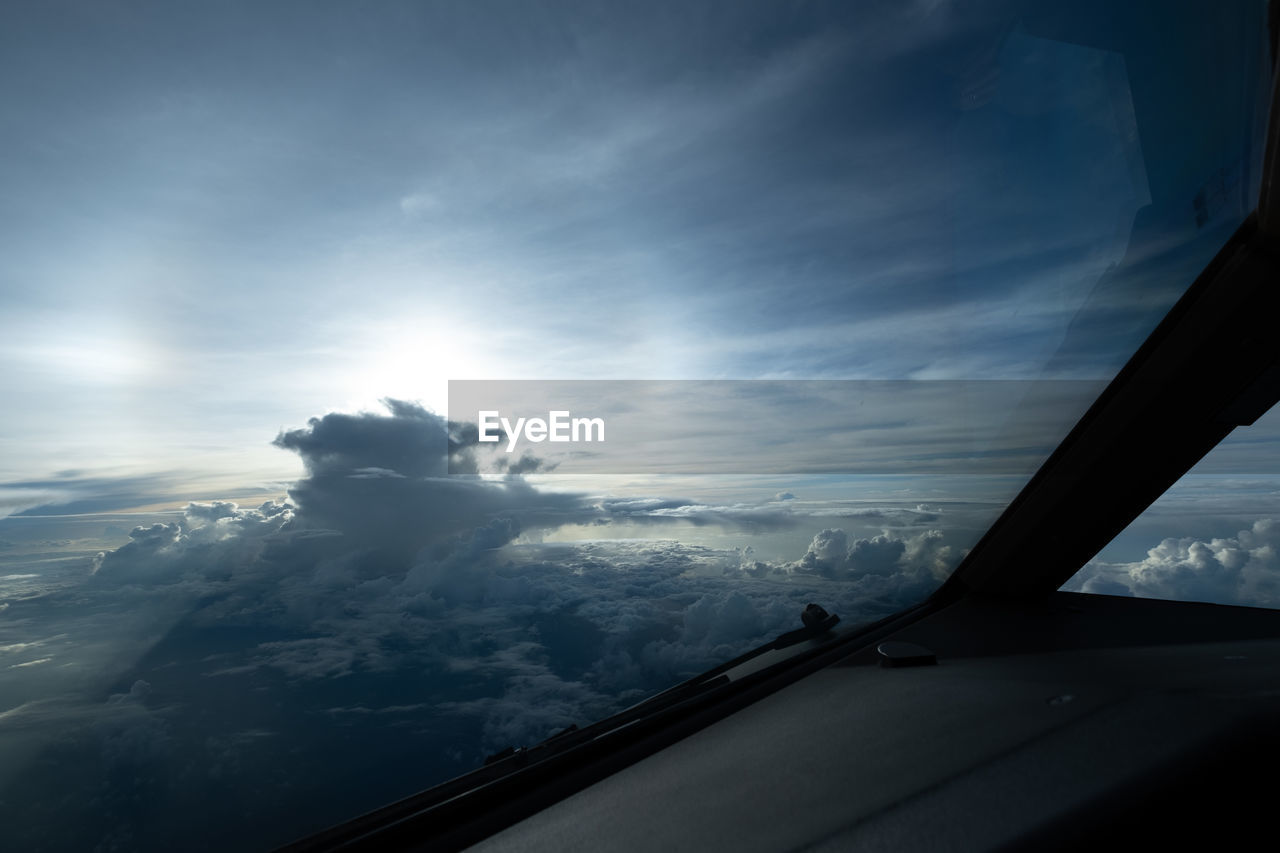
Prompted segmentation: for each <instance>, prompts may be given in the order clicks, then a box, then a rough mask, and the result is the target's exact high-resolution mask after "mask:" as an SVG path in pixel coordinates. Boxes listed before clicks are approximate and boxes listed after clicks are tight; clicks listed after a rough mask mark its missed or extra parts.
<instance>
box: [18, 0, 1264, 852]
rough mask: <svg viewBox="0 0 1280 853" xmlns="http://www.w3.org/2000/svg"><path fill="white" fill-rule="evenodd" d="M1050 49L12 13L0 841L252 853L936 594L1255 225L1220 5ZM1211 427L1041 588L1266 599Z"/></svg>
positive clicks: (1033, 17) (1235, 448) (865, 33)
mask: <svg viewBox="0 0 1280 853" xmlns="http://www.w3.org/2000/svg"><path fill="white" fill-rule="evenodd" d="M1077 7H1078V8H1077ZM1077 7H1073V9H1074V10H1075V11H1073V12H1072V13H1071V14H1072V15H1078V16H1079V17H1077V18H1072V17H1071V16H1070V15H1066V14H1059V12H1058V11H1057V10H1052V9H1046V8H1043V6H1042V4H1019V3H1015V2H998V3H978V4H969V3H962V2H959V0H956V2H950V0H913V1H912V2H897V0H894V1H893V2H889V0H885V2H873V3H862V4H846V3H837V2H831V3H822V2H811V3H750V2H732V3H730V2H725V3H689V2H679V3H674V2H672V3H667V2H655V3H646V4H621V3H574V2H547V3H539V4H531V3H527V2H498V1H497V0H482V1H481V2H469V3H450V2H386V3H379V4H374V5H372V6H359V5H356V4H350V3H337V2H334V3H318V4H317V3H289V2H275V3H215V4H207V3H206V4H195V3H187V2H163V3H161V2H155V3H147V2H95V3H87V2H39V3H36V2H29V3H28V2H17V3H7V4H5V5H4V9H3V10H2V11H0V104H3V109H0V140H2V141H0V153H2V154H3V156H0V187H3V192H0V696H4V697H5V698H4V700H3V702H2V703H0V827H3V829H0V841H3V840H4V838H5V834H6V833H7V834H9V835H10V836H11V837H10V838H9V842H10V845H11V846H14V847H15V849H16V848H17V847H22V848H24V849H40V848H43V849H51V850H59V849H103V850H106V849H148V850H149V849H157V850H159V849H173V848H174V846H175V844H176V843H177V841H176V839H178V838H179V837H182V838H185V839H187V840H188V841H190V839H191V838H192V837H197V838H200V839H203V843H206V844H207V845H208V846H209V847H210V848H218V847H227V846H236V847H248V848H259V847H266V846H270V845H271V844H278V843H284V842H287V841H289V840H291V839H292V838H293V837H295V836H297V835H299V834H301V833H304V832H308V831H313V830H316V829H319V828H320V827H319V826H318V825H316V820H317V819H319V818H318V817H317V816H318V815H323V816H324V817H326V818H336V817H345V816H352V815H354V814H357V813H359V812H360V811H361V810H363V809H367V808H371V807H373V806H376V805H378V804H380V803H382V802H385V801H387V800H390V799H394V798H396V797H400V796H404V795H407V794H409V793H412V792H413V791H416V790H419V789H421V788H422V787H425V786H427V785H429V784H433V783H435V782H438V781H441V780H443V779H447V778H449V777H451V776H453V775H456V774H458V773H461V772H464V771H466V770H468V769H470V768H472V767H474V766H476V765H477V764H478V763H479V762H480V761H482V760H483V758H484V757H485V756H486V755H487V754H489V753H491V752H494V751H497V750H500V749H502V748H504V747H506V746H512V745H520V744H528V743H533V742H536V741H538V740H540V739H542V738H544V737H546V736H548V735H550V734H552V733H553V732H554V731H557V730H559V729H562V728H564V727H565V726H567V725H570V724H574V723H577V724H581V723H583V722H589V721H590V720H592V719H596V718H598V717H600V716H603V715H605V714H608V713H611V712H613V711H616V710H618V709H619V708H620V707H623V706H625V705H627V704H629V703H631V702H634V701H636V700H637V699H638V698H641V697H643V696H645V695H648V694H649V693H652V692H653V691H656V690H660V689H662V688H664V687H666V686H669V685H670V684H672V683H674V682H675V681H677V680H679V679H681V678H686V677H689V676H690V675H692V674H694V673H696V672H699V671H701V670H704V669H706V668H708V667H711V666H713V665H715V664H716V663H719V662H720V661H723V660H725V659H726V658H728V657H731V656H733V655H735V654H738V653H740V652H742V651H743V650H744V649H747V648H750V647H752V646H754V645H757V644H759V643H761V642H764V641H766V640H767V639H769V638H771V637H773V636H775V635H776V634H778V633H780V632H782V631H785V630H790V629H792V628H794V627H796V626H797V625H798V614H799V612H800V610H801V609H802V607H803V605H804V604H805V603H807V602H809V601H813V600H817V601H822V602H823V603H824V606H826V607H827V608H828V609H829V610H832V611H833V612H838V613H840V615H841V616H842V618H844V619H846V620H847V621H849V622H853V623H856V622H858V621H862V620H867V619H874V618H878V617H880V616H884V615H887V614H889V613H892V612H895V611H896V610H898V609H901V608H902V607H905V606H907V605H909V604H911V603H913V602H915V601H918V600H919V599H920V598H921V597H923V596H924V595H927V594H928V592H929V591H930V590H932V589H933V588H934V587H936V585H937V584H939V583H940V582H941V581H942V580H943V579H944V578H945V577H946V575H947V574H948V573H949V572H950V571H951V570H953V569H954V567H955V566H956V564H957V563H958V562H959V561H960V560H961V559H963V556H964V553H965V551H966V549H967V548H969V547H970V546H971V545H972V544H973V543H974V542H976V541H977V539H978V537H980V536H981V534H982V532H983V531H984V530H985V529H986V527H987V526H988V525H989V524H990V523H991V522H992V521H993V520H994V519H995V518H996V517H997V515H998V514H999V512H1000V510H1001V509H1002V508H1003V506H1004V505H1005V504H1006V503H1007V502H1008V501H1009V500H1010V499H1011V498H1012V497H1013V496H1014V495H1015V494H1016V493H1017V491H1018V489H1019V488H1020V487H1021V486H1022V484H1023V483H1025V481H1026V480H1027V478H1028V477H1030V476H1031V474H1032V473H1033V472H1034V470H1035V468H1036V466H1037V465H1038V464H1039V462H1040V460H1042V459H1043V458H1044V457H1045V456H1046V455H1047V454H1048V453H1050V452H1051V451H1052V448H1053V447H1054V446H1055V444H1056V443H1057V441H1058V440H1059V439H1060V438H1061V437H1062V436H1063V435H1065V434H1066V432H1067V431H1068V430H1069V429H1070V427H1071V426H1072V425H1073V424H1074V423H1075V421H1076V419H1077V418H1078V417H1079V416H1080V415H1081V414H1082V413H1083V412H1084V411H1085V410H1086V408H1087V407H1088V405H1089V403H1090V402H1091V401H1092V400H1093V398H1094V397H1095V395H1096V394H1097V393H1098V391H1099V389H1101V388H1102V387H1103V386H1104V385H1105V383H1106V382H1107V381H1109V380H1110V378H1111V377H1112V376H1114V374H1115V372H1116V371H1117V370H1118V369H1119V368H1120V367H1121V366H1122V365H1123V364H1124V362H1125V360H1126V359H1127V358H1128V357H1129V355H1130V354H1131V353H1132V352H1133V350H1134V349H1135V348H1136V347H1137V346H1138V345H1139V344H1140V343H1141V341H1142V340H1143V339H1144V338H1145V336H1146V335H1147V334H1148V333H1149V332H1150V330H1151V329H1152V328H1153V327H1154V326H1155V324H1156V323H1157V322H1158V321H1159V319H1160V318H1161V317H1162V316H1163V315H1164V313H1165V312H1166V311H1167V310H1168V308H1169V306H1170V305H1171V304H1172V303H1173V302H1174V300H1176V299H1177V297H1178V296H1179V295H1180V294H1181V293H1182V292H1183V290H1184V289H1185V288H1186V287H1187V286H1188V285H1189V284H1190V282H1191V281H1192V280H1193V278H1194V277H1195V275H1196V274H1198V272H1199V271H1200V270H1201V269H1202V268H1203V266H1204V265H1205V263H1207V261H1208V260H1209V259H1210V258H1211V257H1212V256H1213V254H1214V253H1215V252H1216V250H1217V248H1218V247H1219V246H1220V245H1221V244H1222V242H1223V241H1224V240H1225V239H1226V238H1227V237H1228V236H1229V235H1230V234H1231V233H1232V231H1233V230H1234V229H1235V228H1236V227H1237V226H1238V225H1239V223H1240V222H1241V221H1242V219H1243V218H1244V216H1245V215H1246V214H1247V213H1248V212H1249V210H1251V209H1252V206H1253V204H1254V200H1255V198H1256V183H1257V172H1258V163H1259V158H1260V144H1259V142H1258V139H1259V138H1260V137H1259V131H1260V128H1261V127H1262V126H1263V120H1264V118H1265V112H1264V111H1263V109H1262V107H1261V106H1260V105H1261V103H1262V100H1263V99H1262V93H1263V91H1264V88H1263V87H1264V85H1265V71H1263V70H1262V68H1263V63H1264V57H1263V55H1262V48H1261V43H1262V42H1261V30H1260V29H1259V27H1258V20H1259V18H1258V15H1259V10H1260V9H1261V6H1260V4H1256V3H1240V4H1237V5H1232V6H1227V5H1224V6H1223V7H1221V8H1220V9H1218V10H1216V11H1214V12H1213V15H1212V17H1211V18H1209V19H1207V20H1191V19H1189V18H1188V19H1182V18H1177V17H1168V16H1164V17H1163V18H1162V20H1163V26H1162V28H1161V29H1160V32H1159V36H1160V38H1159V39H1157V40H1155V41H1154V42H1152V41H1151V39H1150V35H1151V33H1152V32H1153V30H1152V29H1151V27H1150V26H1149V20H1150V15H1151V14H1152V11H1151V10H1150V9H1146V10H1144V9H1143V8H1142V4H1134V5H1133V6H1132V7H1125V8H1124V9H1123V10H1119V11H1115V10H1111V11H1108V12H1107V13H1106V14H1102V15H1099V14H1097V11H1098V10H1096V9H1094V8H1093V4H1088V3H1086V4H1077ZM1188 55H1191V56H1196V57H1198V61H1197V62H1196V63H1188V62H1185V61H1184V60H1183V58H1184V57H1186V56H1188ZM1205 69H1210V71H1205ZM461 380H490V381H495V382H500V383H507V385H508V387H514V385H513V383H511V380H523V381H526V382H527V381H533V380H536V383H535V384H532V385H528V384H526V385H522V386H520V387H521V388H522V389H523V390H524V392H525V393H526V394H527V395H528V394H532V399H528V398H526V399H525V403H526V404H528V405H532V406H535V408H536V407H539V406H540V407H541V408H542V409H544V410H550V409H554V408H557V407H558V406H560V405H566V404H565V403H564V402H563V401H565V400H567V399H571V400H572V401H573V403H574V406H575V407H577V406H578V405H579V404H581V405H582V406H584V407H590V406H597V407H599V410H600V411H602V412H605V411H607V412H608V413H609V417H610V418H615V417H616V418H625V417H626V416H627V413H631V414H632V415H633V416H634V415H636V413H639V414H643V415H645V416H646V417H648V418H649V419H650V422H651V423H652V426H651V427H649V426H643V427H642V428H640V429H638V430H636V429H634V428H633V429H631V431H629V432H628V430H627V429H625V428H624V429H622V430H621V432H619V433H617V436H618V438H617V439H615V441H616V442H620V443H616V444H614V445H610V447H609V453H608V454H602V455H599V456H597V457H593V458H589V457H581V459H586V460H587V461H588V462H590V463H591V464H587V465H582V466H577V467H575V463H574V460H573V459H568V460H562V459H556V458H553V457H552V456H551V455H549V454H548V453H546V452H544V451H546V450H548V449H549V448H548V447H547V446H545V445H542V446H539V447H538V448H536V449H534V450H532V451H531V452H530V454H528V455H521V456H520V458H519V459H508V458H505V457H504V456H503V454H502V451H501V450H495V449H494V448H492V447H488V446H484V447H482V446H481V445H480V443H479V442H478V441H477V440H476V435H475V432H474V429H473V428H472V427H469V426H468V425H467V423H466V422H467V421H473V420H474V419H475V412H474V411H473V409H477V408H478V407H477V406H475V405H472V404H471V403H467V404H466V405H464V404H463V402H462V401H461V398H454V397H451V391H456V390H457V389H458V387H459V385H458V383H459V381H461ZM587 380H590V382H591V383H594V384H583V383H584V382H585V381H587ZM637 380H643V381H647V382H648V383H650V384H647V385H646V384H644V383H637ZM451 382H452V383H453V386H452V387H451V385H450V383H451ZM822 383H826V384H822ZM637 389H642V390H637ZM644 389H647V390H644ZM654 389H661V391H662V394H660V395H656V396H655V393H654ZM642 391H643V393H642ZM663 395H665V396H663ZM543 397H545V398H546V399H545V400H544V399H541V398H543ZM1194 404H1195V401H1188V405H1194ZM455 409H456V410H455ZM584 413H589V412H587V411H586V410H585V409H584ZM614 423H615V425H617V424H618V422H617V421H614ZM1251 429H1252V431H1251V432H1249V433H1248V434H1244V433H1240V434H1238V435H1237V436H1236V437H1234V438H1233V439H1232V440H1231V441H1230V442H1229V443H1228V444H1227V445H1224V447H1223V448H1221V452H1220V453H1218V454H1216V455H1215V456H1213V457H1210V459H1209V460H1207V461H1206V462H1205V463H1204V465H1203V466H1202V467H1201V468H1198V469H1197V471H1196V477H1194V478H1190V479H1188V480H1186V481H1184V482H1183V483H1181V484H1179V486H1178V487H1176V488H1175V489H1174V490H1173V491H1171V492H1170V493H1169V495H1168V496H1167V498H1166V499H1165V500H1164V501H1163V502H1162V503H1160V504H1157V505H1156V506H1155V507H1153V509H1152V511H1151V513H1150V514H1149V515H1148V516H1144V518H1143V519H1141V520H1140V522H1139V523H1138V524H1137V525H1135V527H1134V528H1133V529H1132V530H1131V531H1129V532H1127V533H1126V534H1124V535H1122V537H1121V538H1119V539H1117V541H1116V542H1115V543H1113V546H1112V548H1111V550H1109V551H1107V552H1104V553H1103V554H1102V555H1100V556H1099V557H1098V558H1097V559H1096V560H1095V561H1094V562H1092V563H1090V565H1089V566H1087V567H1085V569H1083V570H1082V572H1081V574H1080V575H1078V576H1077V577H1076V578H1075V579H1073V581H1072V588H1081V589H1087V590H1089V591H1098V592H1110V593H1113V594H1138V595H1172V596H1177V595H1184V596H1191V597H1198V598H1200V599H1205V600H1220V601H1225V602H1232V603H1240V602H1241V601H1252V602H1255V603H1258V602H1264V603H1275V602H1276V601H1277V598H1276V596H1277V593H1276V589H1280V586H1277V585H1276V583H1275V582H1274V580H1273V577H1274V575H1275V574H1276V573H1277V572H1280V566H1277V565H1275V560H1274V551H1275V548H1276V546H1277V545H1280V536H1278V535H1277V533H1276V531H1277V530H1280V521H1276V519H1278V518H1280V506H1277V505H1276V497H1275V496H1276V495H1277V494H1280V488H1277V486H1278V485H1280V483H1277V476H1280V464H1278V463H1280V453H1277V450H1280V441H1277V440H1276V439H1277V433H1278V432H1280V424H1277V423H1274V422H1273V420H1272V419H1269V418H1268V419H1264V421H1263V422H1260V424H1259V425H1258V426H1256V427H1254V428H1251ZM610 435H614V433H612V432H611V433H610ZM1207 507H1208V508H1211V509H1212V511H1211V512H1206V511H1205V510H1206V508H1207ZM1193 520H1196V521H1198V522H1199V523H1201V524H1202V525H1203V527H1204V529H1192V528H1191V526H1189V525H1190V524H1191V522H1192V521H1193ZM319 744H323V745H324V748H323V749H321V748H319V747H318V745H319ZM353 775H355V776H358V777H359V778H362V779H365V780H367V784H366V785H364V786H363V787H362V789H361V790H360V791H357V792H353V791H352V790H351V789H350V786H349V785H346V784H343V782H342V780H343V779H344V778H346V779H349V778H351V777H352V776H353ZM192 827H195V828H196V829H197V830H198V832H195V833H192V831H191V830H192Z"/></svg>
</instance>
